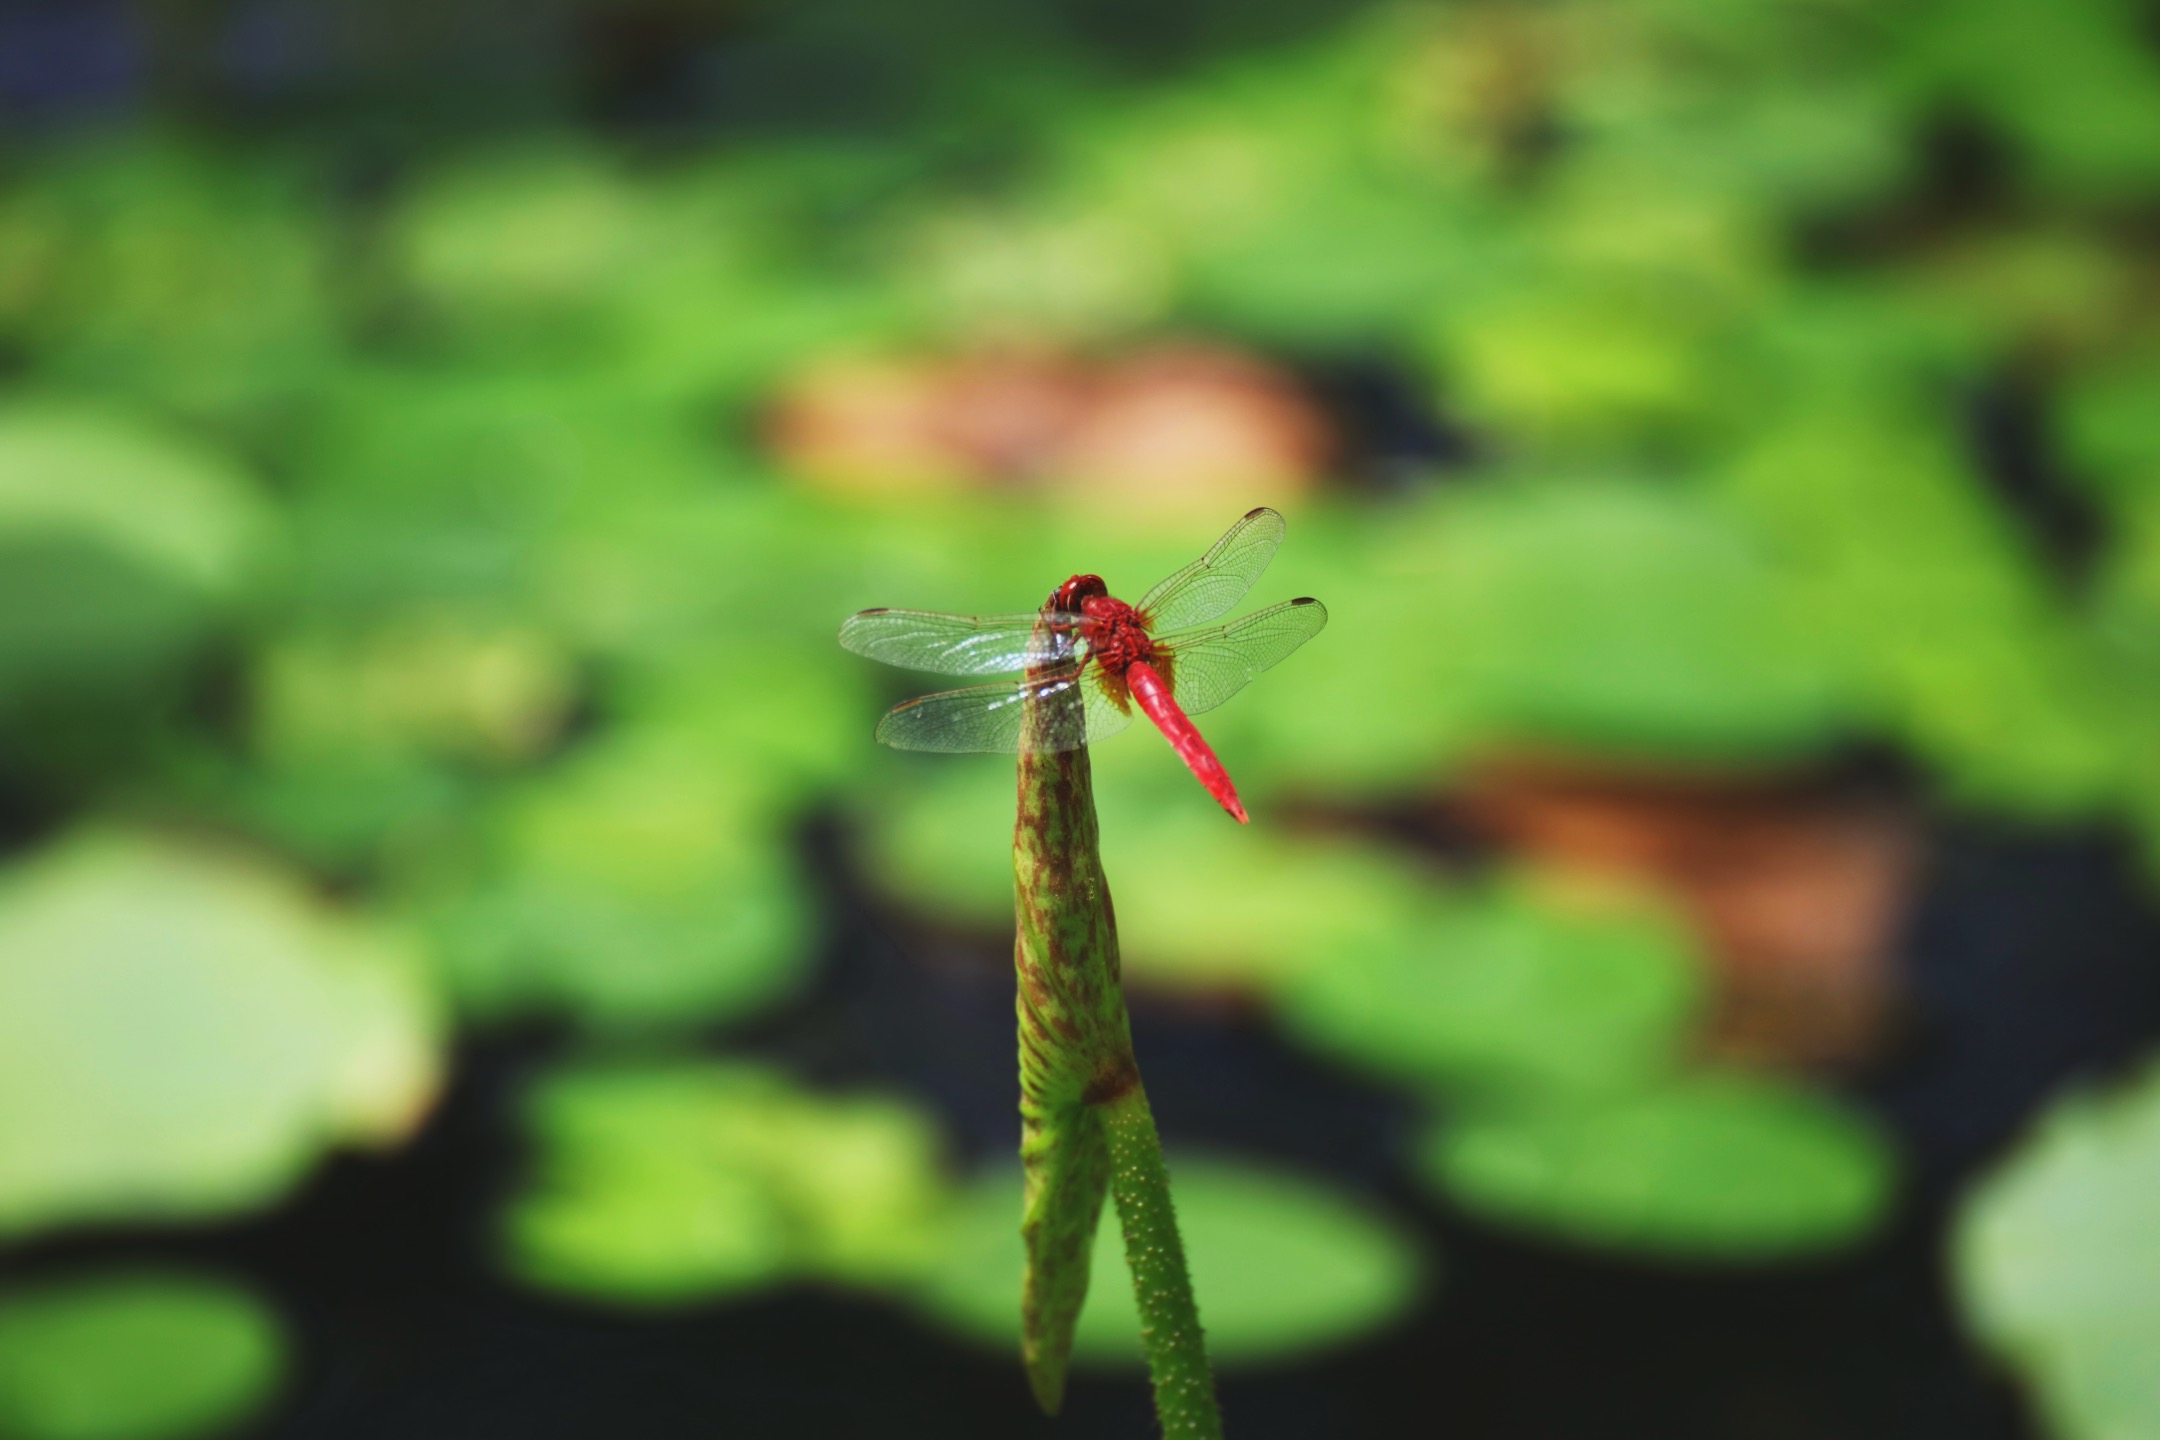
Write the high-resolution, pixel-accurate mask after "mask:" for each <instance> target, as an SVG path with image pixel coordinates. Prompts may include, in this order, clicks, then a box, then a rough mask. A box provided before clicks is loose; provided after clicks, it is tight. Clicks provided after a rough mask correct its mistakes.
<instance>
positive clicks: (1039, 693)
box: [877, 665, 1133, 754]
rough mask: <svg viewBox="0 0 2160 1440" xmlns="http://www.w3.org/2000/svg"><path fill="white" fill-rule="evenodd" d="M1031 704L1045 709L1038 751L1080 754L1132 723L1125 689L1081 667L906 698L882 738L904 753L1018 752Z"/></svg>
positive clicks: (881, 730) (882, 727)
mask: <svg viewBox="0 0 2160 1440" xmlns="http://www.w3.org/2000/svg"><path fill="white" fill-rule="evenodd" d="M1031 699H1033V700H1035V701H1037V702H1038V703H1039V704H1041V705H1042V706H1043V714H1042V718H1041V720H1040V721H1039V722H1038V723H1037V725H1036V726H1035V728H1034V730H1033V731H1032V732H1030V733H1029V748H1030V749H1035V750H1076V749H1078V748H1079V747H1080V746H1082V745H1086V744H1088V743H1089V742H1091V741H1095V740H1100V739H1103V738H1104V737H1105V736H1109V735H1115V734H1116V733H1117V732H1118V731H1120V730H1123V729H1124V728H1125V727H1126V726H1127V725H1130V724H1131V723H1132V717H1133V710H1132V704H1131V702H1130V700H1129V699H1128V698H1127V697H1126V694H1125V690H1124V686H1123V684H1122V683H1121V682H1118V681H1114V680H1111V679H1110V678H1108V677H1107V676H1105V675H1104V674H1103V672H1102V671H1101V670H1100V669H1098V668H1097V667H1095V666H1093V665H1080V666H1074V667H1070V668H1067V669H1064V670H1058V671H1054V672H1052V673H1050V674H1047V675H1031V676H1028V677H1027V678H1026V679H1023V680H1008V681H1005V682H1004V683H1002V684H997V685H970V686H969V687H967V688H966V689H965V690H941V691H939V692H938V693H937V694H935V695H923V696H919V697H918V698H916V699H913V700H903V701H901V702H900V703H899V704H898V705H895V706H893V708H892V709H890V710H888V711H886V712H885V718H884V719H882V720H880V721H878V727H877V738H878V739H880V740H882V741H884V742H885V743H886V744H887V745H890V746H892V747H893V748H894V749H896V750H946V751H1002V752H1004V753H1007V754H1010V753H1013V752H1015V751H1018V750H1019V749H1020V748H1021V734H1022V732H1023V730H1025V729H1026V725H1025V721H1026V719H1027V710H1028V701H1029V700H1031Z"/></svg>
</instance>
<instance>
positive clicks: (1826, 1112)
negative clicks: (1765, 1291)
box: [1423, 1075, 1895, 1262]
mask: <svg viewBox="0 0 2160 1440" xmlns="http://www.w3.org/2000/svg"><path fill="white" fill-rule="evenodd" d="M1423 1164H1424V1168H1425V1173H1426V1175H1427V1177H1428V1178H1429V1179H1430V1180H1431V1181H1432V1183H1433V1184H1435V1185H1437V1186H1438V1187H1440V1188H1441V1189H1443V1190H1445V1191H1446V1192H1447V1193H1448V1195H1449V1196H1450V1197H1452V1198H1453V1199H1454V1200H1455V1201H1456V1202H1457V1203H1459V1204H1461V1205H1462V1206H1463V1207H1464V1208H1466V1209H1468V1210H1472V1211H1475V1212H1477V1213H1479V1214H1482V1215H1485V1216H1488V1217H1490V1218H1492V1219H1494V1220H1496V1221H1500V1222H1504V1223H1506V1224H1509V1225H1512V1226H1517V1227H1520V1228H1523V1229H1529V1230H1538V1231H1544V1232H1547V1233H1550V1234H1553V1235H1556V1236H1559V1237H1562V1238H1565V1239H1568V1240H1573V1241H1575V1242H1577V1243H1580V1244H1585V1245H1591V1246H1596V1247H1598V1248H1601V1249H1614V1250H1623V1251H1629V1252H1633V1253H1638V1254H1642V1255H1647V1256H1655V1257H1663V1258H1666V1259H1674V1260H1689V1261H1726V1262H1735V1261H1767V1260H1777V1259H1782V1258H1785V1257H1789V1256H1800V1255H1808V1254H1814V1253H1817V1252H1820V1251H1824V1250H1832V1249H1837V1248H1839V1247H1842V1246H1846V1245H1851V1244H1853V1243H1855V1242H1856V1241H1858V1240H1860V1239H1862V1238H1864V1237H1865V1236H1866V1235H1867V1233H1868V1231H1869V1230H1870V1229H1871V1227H1872V1226H1873V1225H1874V1224H1875V1223H1876V1221H1878V1220H1879V1219H1880V1218H1881V1217H1882V1215H1883V1212H1884V1210H1885V1208H1886V1207H1887V1205H1888V1203H1889V1201H1890V1198H1891V1191H1892V1185H1893V1180H1894V1170H1895V1167H1894V1164H1893V1159H1892V1155H1891V1152H1890V1150H1889V1148H1888V1146H1887V1144H1886V1142H1885V1141H1884V1139H1883V1138H1882V1137H1881V1136H1880V1135H1879V1134H1878V1133H1877V1132H1876V1131H1875V1129H1874V1128H1873V1127H1872V1126H1871V1125H1869V1124H1868V1123H1867V1122H1866V1120H1865V1119H1863V1118H1862V1117H1861V1116H1860V1115H1859V1114H1858V1113H1856V1112H1855V1111H1853V1110H1851V1109H1849V1108H1847V1107H1846V1106H1844V1105H1842V1104H1840V1103H1838V1102H1836V1101H1834V1100H1832V1099H1830V1098H1829V1097H1827V1096H1824V1095H1819V1094H1816V1093H1814V1092H1812V1091H1808V1090H1802V1089H1799V1088H1797V1087H1794V1086H1791V1085H1787V1084H1779V1083H1774V1082H1771V1081H1768V1080H1763V1079H1753V1078H1744V1077H1741V1076H1737V1075H1732V1076H1703V1077H1698V1078H1691V1079H1688V1080H1685V1081H1675V1082H1673V1083H1671V1084H1668V1085H1666V1086H1665V1087H1663V1088H1661V1089H1657V1090H1651V1091H1646V1092H1643V1093H1639V1094H1630V1095H1622V1096H1618V1097H1615V1098H1609V1099H1601V1100H1585V1101H1581V1102H1577V1103H1567V1104H1561V1103H1551V1104H1544V1105H1538V1106H1520V1107H1507V1108H1502V1107H1494V1108H1491V1109H1472V1110H1468V1111H1466V1112H1465V1113H1463V1114H1462V1115H1460V1116H1457V1117H1454V1118H1452V1119H1450V1120H1449V1121H1447V1122H1446V1123H1445V1124H1443V1125H1441V1126H1440V1127H1438V1128H1437V1129H1436V1130H1435V1132H1434V1133H1433V1135H1432V1137H1431V1139H1430V1140H1429V1141H1428V1143H1427V1145H1426V1147H1425V1152H1424V1157H1423Z"/></svg>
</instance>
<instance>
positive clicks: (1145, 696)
mask: <svg viewBox="0 0 2160 1440" xmlns="http://www.w3.org/2000/svg"><path fill="white" fill-rule="evenodd" d="M1282 537H1283V518H1282V516H1280V515H1278V514H1276V513H1275V512H1274V511H1273V510H1269V509H1267V508H1265V507H1262V508H1260V509H1258V510H1253V511H1249V512H1248V513H1247V514H1246V515H1245V518H1243V519H1242V520H1240V521H1238V522H1237V524H1235V525H1233V526H1231V527H1230V529H1229V530H1228V531H1227V532H1226V533H1225V534H1224V535H1223V537H1222V539H1220V540H1218V541H1216V542H1215V543H1214V544H1213V545H1212V546H1210V547H1209V548H1208V552H1207V553H1206V554H1205V555H1202V556H1201V557H1200V558H1199V559H1197V560H1195V561H1193V562H1192V563H1191V564H1190V565H1187V566H1185V567H1184V568H1183V569H1181V570H1179V571H1178V572H1177V573H1176V574H1174V575H1172V576H1171V577H1170V578H1169V579H1167V580H1165V581H1163V582H1162V583H1161V584H1159V585H1157V586H1156V587H1155V588H1154V589H1152V590H1150V591H1148V592H1147V594H1145V595H1143V596H1141V597H1140V603H1139V604H1137V605H1129V604H1127V603H1126V602H1125V601H1123V600H1119V599H1117V598H1115V597H1114V596H1112V595H1111V594H1110V592H1109V587H1107V586H1106V585H1104V584H1103V581H1102V577H1101V576H1099V575H1075V576H1073V577H1072V578H1071V579H1070V580H1067V581H1066V582H1065V583H1064V584H1063V585H1060V586H1059V587H1058V588H1057V589H1056V590H1055V591H1053V592H1051V595H1050V599H1049V601H1048V602H1047V603H1046V604H1045V606H1044V607H1043V609H1042V610H1041V611H1039V612H1033V613H1027V614H1017V615H941V614H938V613H936V612H934V611H929V610H883V609H880V610H864V611H861V612H859V613H857V614H854V615H850V616H849V617H848V618H847V621H846V623H844V624H843V625H841V627H840V643H841V644H842V645H844V646H846V647H847V648H848V649H850V650H852V651H854V652H855V653H856V654H858V655H867V656H869V657H870V658H871V659H873V660H882V661H884V662H885V663H886V664H888V665H898V666H901V667H903V668H905V669H909V670H928V671H934V672H936V673H938V674H943V675H1002V674H1007V673H1010V672H1013V671H1020V672H1023V673H1022V674H1021V675H1020V677H1019V678H1017V679H1012V680H1004V681H1000V682H998V683H997V684H994V685H974V686H970V687H968V688H967V689H964V690H944V691H940V692H939V693H937V694H935V695H924V696H921V697H920V698H918V699H914V700H907V701H903V702H902V703H901V704H899V705H896V706H894V707H893V708H892V709H891V710H890V711H888V712H886V715H885V718H884V719H883V720H881V721H879V722H878V728H877V738H878V739H880V740H882V741H884V742H885V743H886V744H887V745H891V746H894V747H895V748H897V749H901V750H955V751H969V750H973V751H1007V752H1010V751H1015V750H1018V749H1019V748H1020V747H1021V744H1022V740H1021V736H1022V728H1023V727H1022V723H1021V722H1022V717H1023V716H1024V715H1025V714H1026V713H1027V710H1028V702H1029V700H1031V699H1043V700H1047V699H1050V698H1052V697H1057V696H1063V695H1064V694H1065V693H1066V692H1068V691H1071V690H1073V689H1075V688H1077V689H1078V691H1079V694H1080V701H1081V703H1079V704H1077V705H1074V704H1070V703H1066V704H1062V705H1058V706H1055V707H1044V708H1043V710H1042V712H1041V713H1044V714H1047V715H1049V716H1050V717H1051V719H1050V720H1049V722H1048V723H1042V722H1041V721H1038V723H1037V725H1036V727H1035V728H1034V729H1033V730H1031V731H1029V732H1028V743H1029V744H1030V745H1031V746H1032V747H1033V748H1036V749H1043V750H1072V749H1076V748H1078V747H1079V746H1082V745H1086V744H1088V743H1090V742H1092V741H1096V740H1100V739H1102V738H1104V737H1105V736H1108V735H1114V734H1116V733H1117V732H1118V731H1120V730H1123V729H1124V728H1125V727H1126V726H1127V725H1130V724H1131V723H1132V717H1133V712H1134V711H1135V710H1138V711H1139V712H1140V713H1141V714H1144V715H1146V716H1147V717H1148V719H1150V720H1152V721H1154V722H1155V728H1156V729H1158V730H1160V731H1162V733H1163V738H1164V739H1166V740H1168V741H1169V742H1170V748H1171V749H1173V750H1175V751H1176V752H1177V755H1178V758H1179V759H1180V760H1183V761H1184V762H1185V764H1186V767H1187V768H1188V769H1190V770H1191V771H1192V772H1193V775H1194V776H1195V777H1196V778H1197V779H1198V780H1199V781H1200V783H1201V784H1202V785H1205V786H1206V787H1207V791H1208V793H1209V794H1210V795H1213V796H1214V797H1215V799H1216V800H1217V801H1219V802H1220V803H1221V805H1222V807H1223V809H1225V810H1227V811H1229V812H1230V813H1231V814H1232V815H1233V816H1235V817H1236V818H1237V819H1238V821H1239V822H1240V823H1243V822H1244V820H1245V818H1246V816H1245V807H1244V805H1243V804H1241V803H1240V802H1239V800H1238V795H1237V789H1236V787H1235V786H1233V785H1232V784H1231V783H1230V777H1229V775H1227V774H1226V773H1224V771H1223V767H1222V762H1221V761H1220V760H1217V759H1216V758H1215V752H1214V751H1213V750H1211V749H1209V748H1208V743H1207V741H1206V740H1204V739H1203V738H1201V735H1200V732H1199V730H1198V729H1196V728H1195V727H1194V725H1193V723H1192V718H1191V717H1193V716H1195V715H1199V714H1203V713H1205V712H1207V711H1209V710H1212V709H1214V708H1215V707H1216V706H1217V705H1220V704H1222V703H1223V701H1225V700H1228V699H1229V698H1230V697H1231V696H1232V695H1235V694H1236V693H1237V692H1238V691H1240V690H1242V689H1244V688H1245V684H1246V682H1247V681H1249V680H1251V679H1252V678H1253V676H1255V675H1258V674H1259V673H1260V672H1261V671H1263V670H1265V669H1267V668H1268V667H1269V666H1271V665H1274V664H1276V663H1277V662H1278V661H1280V660H1282V659H1283V658H1284V657H1286V656H1287V655H1289V653H1290V652H1291V651H1293V650H1295V649H1297V648H1298V646H1300V645H1302V644H1304V643H1305V642H1306V641H1307V640H1310V639H1311V638H1312V637H1313V636H1315V635H1317V634H1319V633H1320V629H1321V627H1322V626H1324V625H1326V624H1327V608H1326V607H1325V606H1323V605H1322V604H1321V603H1320V602H1319V601H1317V600H1315V599H1313V598H1312V597H1311V596H1309V595H1304V596H1300V597H1298V598H1297V599H1295V600H1285V601H1283V602H1282V603H1281V604H1280V605H1271V606H1269V607H1268V608H1267V609H1265V610H1256V611H1254V612H1253V613H1252V614H1250V615H1247V616H1245V617H1243V618H1242V619H1238V620H1232V621H1229V622H1228V623H1226V624H1219V625H1210V624H1207V623H1206V622H1208V621H1211V620H1214V619H1216V618H1217V617H1218V616H1220V615H1221V614H1222V613H1223V612H1224V611H1226V610H1228V609H1229V608H1230V607H1231V606H1233V605H1235V604H1237V602H1238V601H1239V600H1241V599H1243V598H1244V596H1245V592H1246V591H1248V590H1250V589H1251V588H1252V585H1253V582H1254V581H1255V580H1257V579H1259V578H1260V572H1261V571H1263V570H1265V569H1267V565H1268V561H1269V560H1271V559H1273V558H1274V555H1275V547H1276V546H1278V545H1280V544H1281V543H1282Z"/></svg>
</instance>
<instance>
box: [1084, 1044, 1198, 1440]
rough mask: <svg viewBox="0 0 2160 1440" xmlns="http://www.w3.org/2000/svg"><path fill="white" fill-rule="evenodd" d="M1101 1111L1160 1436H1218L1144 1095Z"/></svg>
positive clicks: (1136, 1089)
mask: <svg viewBox="0 0 2160 1440" xmlns="http://www.w3.org/2000/svg"><path fill="white" fill-rule="evenodd" d="M1101 1110H1102V1123H1103V1132H1104V1134H1105V1135H1106V1136H1107V1138H1108V1139H1109V1142H1110V1193H1111V1194H1112V1195H1114V1196H1116V1197H1117V1211H1118V1223H1119V1225H1120V1226H1122V1227H1123V1229H1124V1231H1125V1264H1126V1266H1127V1267H1128V1268H1129V1269H1130V1270H1131V1271H1132V1280H1133V1298H1134V1299H1136V1300H1137V1301H1138V1302H1139V1306H1140V1343H1141V1346H1142V1348H1143V1349H1145V1350H1146V1352H1147V1362H1148V1378H1149V1380H1151V1381H1152V1382H1153V1383H1154V1386H1155V1418H1156V1419H1157V1420H1158V1421H1160V1422H1161V1424H1162V1431H1163V1437H1164V1440H1222V1433H1223V1430H1222V1416H1221V1414H1220V1413H1219V1412H1218V1411H1217V1410H1216V1408H1215V1377H1214V1375H1213V1374H1212V1373H1211V1372H1210V1371H1209V1369H1208V1358H1207V1338H1206V1336H1205V1335H1204V1334H1203V1332H1202V1331H1201V1329H1200V1310H1199V1307H1198V1306H1197V1305H1196V1304H1195V1303H1194V1302H1193V1289H1192V1277H1191V1275H1190V1274H1189V1273H1188V1271H1187V1270H1186V1267H1185V1242H1184V1240H1183V1239H1182V1238H1180V1236H1179V1235H1178V1228H1177V1212H1176V1210H1175V1208H1174V1207H1173V1206H1172V1205H1171V1203H1170V1172H1169V1170H1168V1169H1167V1168H1166V1167H1165V1166H1164V1164H1163V1153H1162V1142H1161V1141H1160V1140H1159V1139H1158V1138H1157V1137H1156V1134H1155V1117H1154V1116H1153V1115H1152V1114H1151V1113H1149V1111H1148V1103H1147V1092H1146V1091H1145V1090H1143V1089H1142V1088H1141V1087H1140V1086H1138V1085H1135V1086H1133V1087H1132V1089H1130V1090H1128V1091H1126V1092H1125V1093H1124V1094H1122V1095H1120V1096H1118V1097H1117V1098H1116V1099H1115V1100H1110V1101H1107V1102H1105V1103H1104V1104H1103V1105H1102V1107H1101Z"/></svg>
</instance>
